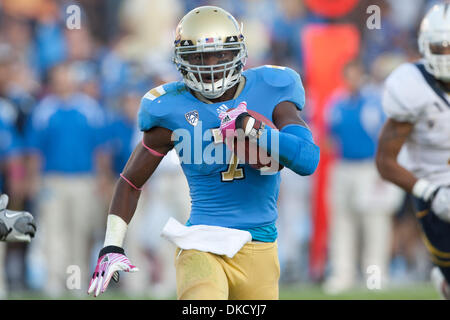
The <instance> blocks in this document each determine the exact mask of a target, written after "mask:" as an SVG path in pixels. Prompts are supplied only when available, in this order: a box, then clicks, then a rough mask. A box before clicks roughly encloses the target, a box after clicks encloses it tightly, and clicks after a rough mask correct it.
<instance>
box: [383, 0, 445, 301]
mask: <svg viewBox="0 0 450 320" xmlns="http://www.w3.org/2000/svg"><path fill="white" fill-rule="evenodd" d="M449 10H450V4H449V3H442V4H439V5H436V6H434V7H432V8H431V9H430V11H428V13H427V14H426V15H425V17H424V18H423V20H422V23H421V27H420V33H419V38H418V43H419V48H420V51H421V53H422V55H423V59H422V60H420V61H418V62H416V63H406V64H403V65H401V66H400V67H398V68H397V69H396V70H395V71H394V72H393V73H392V74H391V75H390V76H389V78H388V79H387V80H386V84H385V90H384V95H383V107H384V110H385V112H386V114H387V115H388V117H389V118H388V120H387V122H386V124H385V126H384V128H383V130H382V133H381V136H380V139H379V147H378V153H377V166H378V170H379V172H380V174H381V175H382V176H383V178H385V179H386V180H389V181H391V182H393V183H395V184H397V185H398V186H400V187H401V188H403V189H404V190H405V191H407V192H410V193H411V194H412V195H413V196H414V198H415V204H416V210H417V211H416V212H417V213H416V216H417V218H418V220H419V222H420V224H421V227H422V238H423V241H424V243H425V246H426V247H427V249H428V251H429V253H430V257H431V260H432V262H433V263H434V264H435V266H436V267H435V268H433V270H432V273H431V277H432V280H433V282H434V284H435V285H436V288H437V290H438V291H439V292H440V293H441V295H442V297H445V298H446V299H450V289H449V285H448V284H449V283H450V267H449V263H450V236H449V234H450V126H449V123H450V98H449V93H450V84H449V83H450V69H449V66H450V46H449V43H450V37H449V32H450V11H449Z"/></svg>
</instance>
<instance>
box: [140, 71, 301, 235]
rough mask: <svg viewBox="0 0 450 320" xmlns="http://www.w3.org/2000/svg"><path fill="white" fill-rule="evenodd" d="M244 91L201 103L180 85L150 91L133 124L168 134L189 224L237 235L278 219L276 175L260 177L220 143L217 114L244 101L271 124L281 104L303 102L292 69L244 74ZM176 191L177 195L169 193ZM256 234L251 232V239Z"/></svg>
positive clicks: (172, 84) (171, 84)
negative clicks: (187, 199) (182, 178)
mask: <svg viewBox="0 0 450 320" xmlns="http://www.w3.org/2000/svg"><path fill="white" fill-rule="evenodd" d="M243 76H244V77H245V79H246V83H245V86H244V88H243V90H242V91H241V93H240V94H239V96H238V97H237V98H236V99H233V100H229V101H225V102H218V103H210V104H208V103H204V102H202V101H200V100H198V99H197V98H196V97H195V96H194V95H192V93H191V92H190V91H189V90H188V89H187V88H186V86H185V84H184V83H183V82H182V81H179V82H172V83H168V84H165V85H162V86H160V87H157V88H155V89H152V90H150V91H149V92H148V93H147V94H146V95H145V96H144V97H143V99H142V102H141V107H140V110H139V114H138V123H139V127H140V129H141V130H142V131H147V130H149V129H151V128H152V127H164V128H167V129H169V130H172V131H173V135H172V136H173V139H174V144H175V149H176V151H177V154H178V156H179V158H180V160H181V166H182V169H183V172H184V174H185V175H186V178H187V181H188V184H189V188H190V195H191V201H192V206H191V213H190V218H189V221H188V224H191V225H198V224H206V225H214V226H222V227H228V228H236V229H242V230H249V231H250V230H252V229H253V230H256V229H255V228H260V227H265V226H272V227H274V225H275V221H276V219H277V199H278V192H279V186H280V174H279V172H278V173H275V174H271V175H262V174H261V172H260V171H259V170H256V169H254V168H252V167H251V166H250V165H247V164H244V163H239V160H238V159H237V157H236V156H235V155H234V154H233V153H232V152H231V151H230V150H229V149H228V148H227V147H226V146H225V144H224V143H223V141H221V140H220V138H221V135H220V134H218V133H219V132H220V131H219V130H218V128H219V126H220V119H219V117H218V115H219V113H220V112H222V111H226V110H228V109H232V108H235V107H237V106H238V104H239V103H241V102H243V101H245V102H247V109H248V110H253V111H256V112H258V113H259V114H261V115H263V116H264V117H266V118H267V119H269V120H270V121H272V122H273V119H272V113H273V110H274V108H275V106H276V105H277V104H279V103H280V102H282V101H291V102H293V103H294V104H295V105H296V106H297V108H298V109H299V110H302V109H303V105H304V102H305V95H304V89H303V86H302V83H301V80H300V76H299V75H298V74H297V73H296V72H295V71H294V70H292V69H289V68H286V67H278V66H262V67H258V68H253V69H248V70H245V71H244V72H243ZM174 192H176V190H174ZM255 234H256V232H254V233H252V235H253V238H254V240H258V239H255Z"/></svg>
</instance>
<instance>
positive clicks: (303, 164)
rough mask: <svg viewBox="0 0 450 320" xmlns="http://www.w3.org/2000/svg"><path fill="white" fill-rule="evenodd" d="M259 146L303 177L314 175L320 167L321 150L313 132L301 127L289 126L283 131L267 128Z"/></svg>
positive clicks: (259, 141)
mask: <svg viewBox="0 0 450 320" xmlns="http://www.w3.org/2000/svg"><path fill="white" fill-rule="evenodd" d="M258 145H259V146H261V147H262V148H264V149H265V150H267V151H268V152H269V153H270V154H271V156H272V157H274V158H276V159H278V162H279V163H280V164H282V165H283V166H285V167H287V168H289V169H291V170H292V171H294V172H295V173H297V174H299V175H301V176H307V175H311V174H313V173H314V171H315V170H316V168H317V166H318V165H319V158H320V149H319V147H318V146H317V145H316V144H315V143H314V140H313V137H312V134H311V131H309V129H308V128H305V127H303V126H300V125H296V124H291V125H287V126H285V127H284V128H283V129H281V131H278V130H274V129H272V128H270V127H266V129H265V130H264V134H263V136H262V137H260V138H259V140H258Z"/></svg>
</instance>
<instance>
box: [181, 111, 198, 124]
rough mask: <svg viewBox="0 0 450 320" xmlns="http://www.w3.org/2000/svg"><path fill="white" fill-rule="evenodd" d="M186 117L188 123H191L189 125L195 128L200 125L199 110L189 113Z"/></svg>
mask: <svg viewBox="0 0 450 320" xmlns="http://www.w3.org/2000/svg"><path fill="white" fill-rule="evenodd" d="M184 116H185V117H186V120H187V122H189V124H191V125H193V126H194V127H195V126H196V125H197V124H198V118H199V116H198V111H197V110H193V111H189V112H188V113H186V114H185V115H184Z"/></svg>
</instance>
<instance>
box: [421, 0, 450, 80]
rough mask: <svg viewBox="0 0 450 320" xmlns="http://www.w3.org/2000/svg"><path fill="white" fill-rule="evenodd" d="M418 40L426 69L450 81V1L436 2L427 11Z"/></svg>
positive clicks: (438, 77)
mask: <svg viewBox="0 0 450 320" xmlns="http://www.w3.org/2000/svg"><path fill="white" fill-rule="evenodd" d="M418 40H419V41H418V42H419V51H420V53H421V54H422V56H423V57H424V58H425V68H426V70H427V71H428V72H429V73H431V74H432V75H434V77H435V78H437V79H440V80H443V81H450V3H441V4H436V5H434V6H433V7H432V8H431V9H430V10H429V11H428V12H427V14H426V15H425V17H424V18H423V20H422V23H421V25H420V31H419V39H418Z"/></svg>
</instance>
